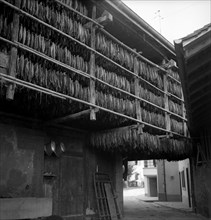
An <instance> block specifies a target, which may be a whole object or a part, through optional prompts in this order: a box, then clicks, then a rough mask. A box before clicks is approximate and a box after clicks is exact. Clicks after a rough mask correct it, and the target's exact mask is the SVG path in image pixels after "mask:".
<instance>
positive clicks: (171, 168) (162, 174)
mask: <svg viewBox="0 0 211 220" xmlns="http://www.w3.org/2000/svg"><path fill="white" fill-rule="evenodd" d="M157 167H158V198H159V200H161V201H166V200H167V201H181V193H180V182H179V167H178V162H168V161H165V163H163V161H162V160H160V161H158V163H157Z"/></svg>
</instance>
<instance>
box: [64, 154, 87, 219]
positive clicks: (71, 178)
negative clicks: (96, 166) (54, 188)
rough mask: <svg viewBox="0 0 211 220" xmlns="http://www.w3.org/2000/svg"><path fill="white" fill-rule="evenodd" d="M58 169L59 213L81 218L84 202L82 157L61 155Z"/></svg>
mask: <svg viewBox="0 0 211 220" xmlns="http://www.w3.org/2000/svg"><path fill="white" fill-rule="evenodd" d="M60 169H61V171H60V172H61V177H60V178H61V182H60V210H61V215H62V216H67V217H73V219H82V216H83V204H84V186H83V184H84V182H83V181H84V172H83V157H76V156H63V157H62V158H61V167H60ZM71 219H72V218H71Z"/></svg>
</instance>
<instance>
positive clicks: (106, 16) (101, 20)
mask: <svg viewBox="0 0 211 220" xmlns="http://www.w3.org/2000/svg"><path fill="white" fill-rule="evenodd" d="M112 21H113V16H112V14H110V13H109V12H108V11H104V12H103V14H102V16H101V17H99V18H97V19H95V22H96V23H97V24H98V25H95V26H99V24H100V25H101V28H103V26H104V25H106V24H108V23H109V22H112ZM102 25H103V26H102ZM84 26H85V27H86V28H92V27H94V25H93V22H91V21H90V22H88V23H86V24H85V25H84Z"/></svg>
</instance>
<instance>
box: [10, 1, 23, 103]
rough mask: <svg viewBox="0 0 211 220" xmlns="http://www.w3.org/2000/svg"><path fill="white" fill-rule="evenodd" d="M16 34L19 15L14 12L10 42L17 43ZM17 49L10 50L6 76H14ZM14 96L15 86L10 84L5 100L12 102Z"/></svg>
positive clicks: (17, 3) (18, 2) (17, 5)
mask: <svg viewBox="0 0 211 220" xmlns="http://www.w3.org/2000/svg"><path fill="white" fill-rule="evenodd" d="M20 3H21V1H20V0H16V1H15V6H16V7H20ZM18 32H19V14H18V13H17V12H14V15H13V31H12V38H11V39H12V41H13V42H14V41H18ZM17 54H18V49H17V48H16V47H13V46H12V48H11V51H10V59H9V69H8V75H10V76H16V60H17ZM14 94H15V84H12V83H10V84H9V86H8V88H7V93H6V98H7V99H10V100H13V99H14Z"/></svg>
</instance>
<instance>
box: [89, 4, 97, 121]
mask: <svg viewBox="0 0 211 220" xmlns="http://www.w3.org/2000/svg"><path fill="white" fill-rule="evenodd" d="M92 19H93V20H95V19H96V6H93V9H92ZM95 29H96V27H95V26H94V25H93V24H92V26H91V48H93V49H95V38H96V36H95ZM90 76H95V53H94V52H92V51H91V57H90ZM95 102H96V94H95V80H93V79H92V78H90V103H92V104H95ZM90 120H96V111H95V110H94V108H91V112H90Z"/></svg>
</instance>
